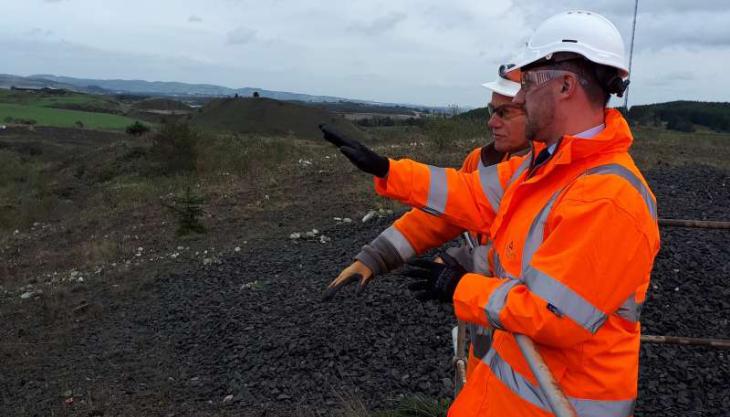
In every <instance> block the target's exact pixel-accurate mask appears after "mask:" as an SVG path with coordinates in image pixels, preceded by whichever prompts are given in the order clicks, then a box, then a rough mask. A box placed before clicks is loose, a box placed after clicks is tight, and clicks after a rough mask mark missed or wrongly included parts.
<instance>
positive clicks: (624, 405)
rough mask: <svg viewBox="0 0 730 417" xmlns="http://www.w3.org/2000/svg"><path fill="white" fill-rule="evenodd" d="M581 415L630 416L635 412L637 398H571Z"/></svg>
mask: <svg viewBox="0 0 730 417" xmlns="http://www.w3.org/2000/svg"><path fill="white" fill-rule="evenodd" d="M570 402H571V403H573V406H574V407H575V411H576V413H578V415H579V416H580V417H628V416H630V415H632V414H634V406H635V405H636V400H616V401H606V400H603V401H601V400H583V399H577V398H570Z"/></svg>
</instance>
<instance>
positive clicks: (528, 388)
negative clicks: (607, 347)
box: [482, 349, 636, 417]
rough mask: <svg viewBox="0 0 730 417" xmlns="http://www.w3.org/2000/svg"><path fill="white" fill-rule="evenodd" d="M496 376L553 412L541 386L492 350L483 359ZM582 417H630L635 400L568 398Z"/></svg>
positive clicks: (518, 393) (526, 399)
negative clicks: (517, 370) (534, 383)
mask: <svg viewBox="0 0 730 417" xmlns="http://www.w3.org/2000/svg"><path fill="white" fill-rule="evenodd" d="M482 361H483V362H484V363H486V364H487V365H488V366H489V368H490V369H491V370H492V372H493V373H494V375H496V376H497V378H498V379H499V380H500V381H501V382H502V383H503V384H504V385H506V386H507V387H508V388H509V389H510V390H512V391H513V392H514V393H515V394H517V395H518V396H519V397H520V398H522V399H523V400H525V401H527V402H529V403H530V404H532V405H534V406H536V407H538V408H540V409H542V410H543V411H546V412H548V413H550V412H551V410H550V405H549V403H548V401H547V398H546V397H545V394H543V392H542V389H540V387H539V386H535V385H533V384H532V383H531V382H530V381H529V380H528V379H527V378H525V377H523V376H522V375H520V374H519V373H517V372H516V371H515V370H514V369H512V367H511V366H510V365H509V364H508V363H507V362H506V361H505V360H504V359H502V358H501V357H500V356H499V354H498V353H497V351H496V350H494V349H490V350H489V353H487V355H486V356H485V357H483V358H482ZM568 400H569V401H570V402H571V403H572V404H573V406H574V407H575V410H576V412H577V413H578V415H579V416H580V417H628V416H631V415H632V414H633V412H634V405H635V403H636V400H635V399H630V400H613V401H612V400H590V399H583V398H574V397H568Z"/></svg>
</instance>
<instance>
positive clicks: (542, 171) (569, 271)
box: [325, 11, 659, 417]
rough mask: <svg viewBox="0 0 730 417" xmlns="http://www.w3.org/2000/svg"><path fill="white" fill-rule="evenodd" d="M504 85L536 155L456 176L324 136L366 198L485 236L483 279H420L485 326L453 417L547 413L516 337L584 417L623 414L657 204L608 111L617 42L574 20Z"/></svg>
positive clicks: (619, 56) (627, 138)
mask: <svg viewBox="0 0 730 417" xmlns="http://www.w3.org/2000/svg"><path fill="white" fill-rule="evenodd" d="M504 74H505V75H507V76H510V77H513V78H514V79H519V80H520V82H521V86H522V87H521V89H520V92H519V93H518V94H517V96H516V97H515V99H514V102H515V103H517V104H522V105H524V107H525V111H526V114H527V134H528V138H529V139H531V140H533V141H534V142H533V152H532V155H531V156H530V157H529V158H525V160H524V161H519V160H514V159H512V160H509V161H506V162H503V163H501V164H499V165H497V166H496V169H495V170H494V171H490V172H475V173H471V174H467V173H461V172H458V171H456V170H453V169H444V168H437V167H431V166H427V165H424V164H419V163H417V162H414V161H410V160H407V159H406V160H388V159H386V158H383V157H381V156H379V155H377V154H375V153H374V152H372V151H371V150H369V149H367V148H366V147H364V146H363V145H361V144H359V143H357V142H355V141H352V140H349V139H347V138H342V137H334V136H332V135H331V134H328V132H326V131H325V138H326V139H328V140H330V141H331V142H332V143H334V144H335V145H337V146H339V147H340V150H341V151H342V152H343V153H344V154H345V155H346V156H347V157H348V158H350V160H351V161H352V162H353V163H354V164H355V165H356V166H358V167H359V168H360V169H362V170H364V171H366V172H369V173H371V174H373V175H375V176H376V177H378V178H376V179H375V185H376V191H377V192H378V193H379V194H381V195H384V196H387V197H390V198H394V199H398V200H400V201H403V202H405V203H406V204H409V205H411V206H413V207H418V208H422V209H424V210H428V211H429V212H432V213H437V214H439V215H440V216H441V218H443V219H445V220H446V221H448V222H450V223H452V224H455V225H459V226H462V227H465V228H470V229H472V230H477V231H479V232H482V233H486V234H488V235H489V236H490V237H492V241H493V247H492V250H491V252H490V255H489V256H490V261H491V263H492V264H493V266H494V274H493V276H487V277H485V276H481V275H477V274H472V273H466V271H464V270H463V269H461V270H460V269H459V268H458V267H451V266H444V268H442V269H441V271H439V272H438V273H437V274H434V275H432V276H430V277H428V279H427V280H426V281H425V285H426V287H427V288H428V290H429V291H430V294H431V296H432V297H433V298H437V299H440V300H445V301H452V302H453V303H454V311H455V313H456V315H457V317H458V318H459V319H461V320H464V321H467V322H470V323H476V324H479V325H481V326H491V327H492V328H494V329H495V333H494V337H493V342H492V346H491V348H490V350H489V352H488V354H487V355H486V356H485V357H484V358H483V359H482V361H481V362H480V363H479V365H478V366H477V369H475V370H474V371H473V372H472V374H471V378H470V379H469V380H468V382H467V385H466V386H465V387H464V389H463V390H462V391H461V393H460V394H459V396H458V397H457V399H456V400H455V402H454V403H453V405H452V407H451V409H450V411H449V414H450V415H452V416H508V417H509V416H549V415H552V413H551V409H550V407H549V404H548V401H547V399H546V398H545V396H544V393H543V391H542V390H541V388H540V387H539V386H538V385H537V381H536V379H535V376H534V375H533V374H532V372H531V370H530V368H529V367H528V364H527V362H526V361H525V359H524V357H523V356H522V354H521V352H520V349H519V348H518V346H517V344H516V342H515V338H514V336H513V334H523V335H525V336H528V337H530V338H531V339H532V340H533V342H534V343H535V345H536V348H537V350H538V352H539V353H540V354H541V355H542V357H543V359H544V360H545V363H546V365H547V366H548V368H549V370H550V371H551V373H552V374H553V376H554V378H555V380H556V381H557V383H558V384H559V385H560V388H561V389H562V390H563V392H564V393H565V394H566V396H567V397H568V400H569V401H570V402H571V403H572V405H573V407H574V408H575V409H576V411H577V413H578V415H580V416H585V417H599V416H601V417H603V416H609V417H628V416H630V415H632V414H633V408H634V404H635V400H636V394H637V385H638V368H639V342H640V323H639V313H640V308H641V304H642V303H643V301H644V299H645V296H646V290H647V288H648V286H649V277H650V274H651V270H652V266H653V262H654V258H655V256H656V254H657V252H658V250H659V230H658V226H657V222H656V201H655V198H654V196H653V194H652V193H651V191H650V189H649V187H648V185H647V183H646V181H645V180H644V178H643V176H642V175H641V173H640V172H639V170H638V168H637V167H636V166H635V164H634V162H633V160H632V158H631V156H630V155H629V153H628V150H629V147H630V146H631V143H632V140H633V138H632V135H631V132H630V130H629V127H628V124H627V123H626V121H625V120H624V119H623V117H622V116H621V114H620V113H619V112H618V111H616V110H612V109H607V108H606V104H607V103H608V99H609V97H610V94H617V95H619V96H620V95H621V94H622V93H623V91H624V89H625V88H626V85H627V82H626V81H624V80H625V79H626V78H627V77H628V69H627V68H626V65H625V59H624V49H623V40H622V39H621V36H620V34H619V32H618V30H617V29H616V27H615V26H614V25H613V24H612V23H611V22H610V21H608V20H607V19H606V18H604V17H603V16H600V15H598V14H595V13H591V12H586V11H570V12H565V13H560V14H558V15H556V16H553V17H551V18H550V19H548V20H546V21H545V22H543V24H541V25H540V26H539V27H538V29H537V30H536V31H535V33H534V34H533V36H532V37H531V39H530V41H529V42H528V44H527V46H526V48H525V50H524V51H523V53H522V56H520V57H519V58H518V59H517V60H516V61H515V63H514V64H513V65H510V66H508V67H506V68H505V71H504Z"/></svg>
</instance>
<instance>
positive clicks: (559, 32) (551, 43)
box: [505, 10, 629, 80]
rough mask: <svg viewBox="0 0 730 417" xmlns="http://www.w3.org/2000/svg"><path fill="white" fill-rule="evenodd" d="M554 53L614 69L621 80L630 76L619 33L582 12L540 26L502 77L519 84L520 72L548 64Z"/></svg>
mask: <svg viewBox="0 0 730 417" xmlns="http://www.w3.org/2000/svg"><path fill="white" fill-rule="evenodd" d="M556 52H573V53H576V54H579V55H582V56H584V57H585V58H586V59H587V60H589V61H591V62H595V63H596V64H602V65H606V66H609V67H614V68H617V69H618V70H619V74H618V75H619V77H621V78H624V79H625V78H627V77H628V76H629V69H628V67H627V66H626V59H625V54H624V41H623V39H622V38H621V34H620V33H619V31H618V29H616V26H614V24H613V23H611V21H610V20H608V19H606V18H605V17H603V16H601V15H600V14H598V13H594V12H589V11H585V10H570V11H567V12H563V13H559V14H556V15H555V16H552V17H550V18H548V19H547V20H545V21H544V22H542V24H541V25H540V26H539V27H538V28H537V30H536V31H535V33H534V34H533V35H532V36H531V37H530V40H529V41H528V42H527V45H526V46H525V49H524V50H523V51H522V53H520V54H519V55H518V56H517V57H515V59H514V60H513V61H512V63H513V64H510V65H512V66H509V68H506V69H505V70H506V71H505V73H506V74H507V75H508V76H509V78H510V79H515V80H519V77H520V71H519V69H520V68H522V67H524V66H526V65H529V64H532V63H534V62H536V61H539V60H541V59H547V60H549V59H550V58H552V55H553V54H554V53H556Z"/></svg>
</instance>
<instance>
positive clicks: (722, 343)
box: [641, 335, 730, 349]
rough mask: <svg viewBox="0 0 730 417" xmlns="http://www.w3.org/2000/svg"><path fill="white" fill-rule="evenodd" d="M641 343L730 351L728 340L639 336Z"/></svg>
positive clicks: (729, 341)
mask: <svg viewBox="0 0 730 417" xmlns="http://www.w3.org/2000/svg"><path fill="white" fill-rule="evenodd" d="M641 341H642V342H645V343H659V344H663V345H692V346H708V347H715V348H720V349H730V340H727V339H701V338H695V337H682V336H654V335H641Z"/></svg>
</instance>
